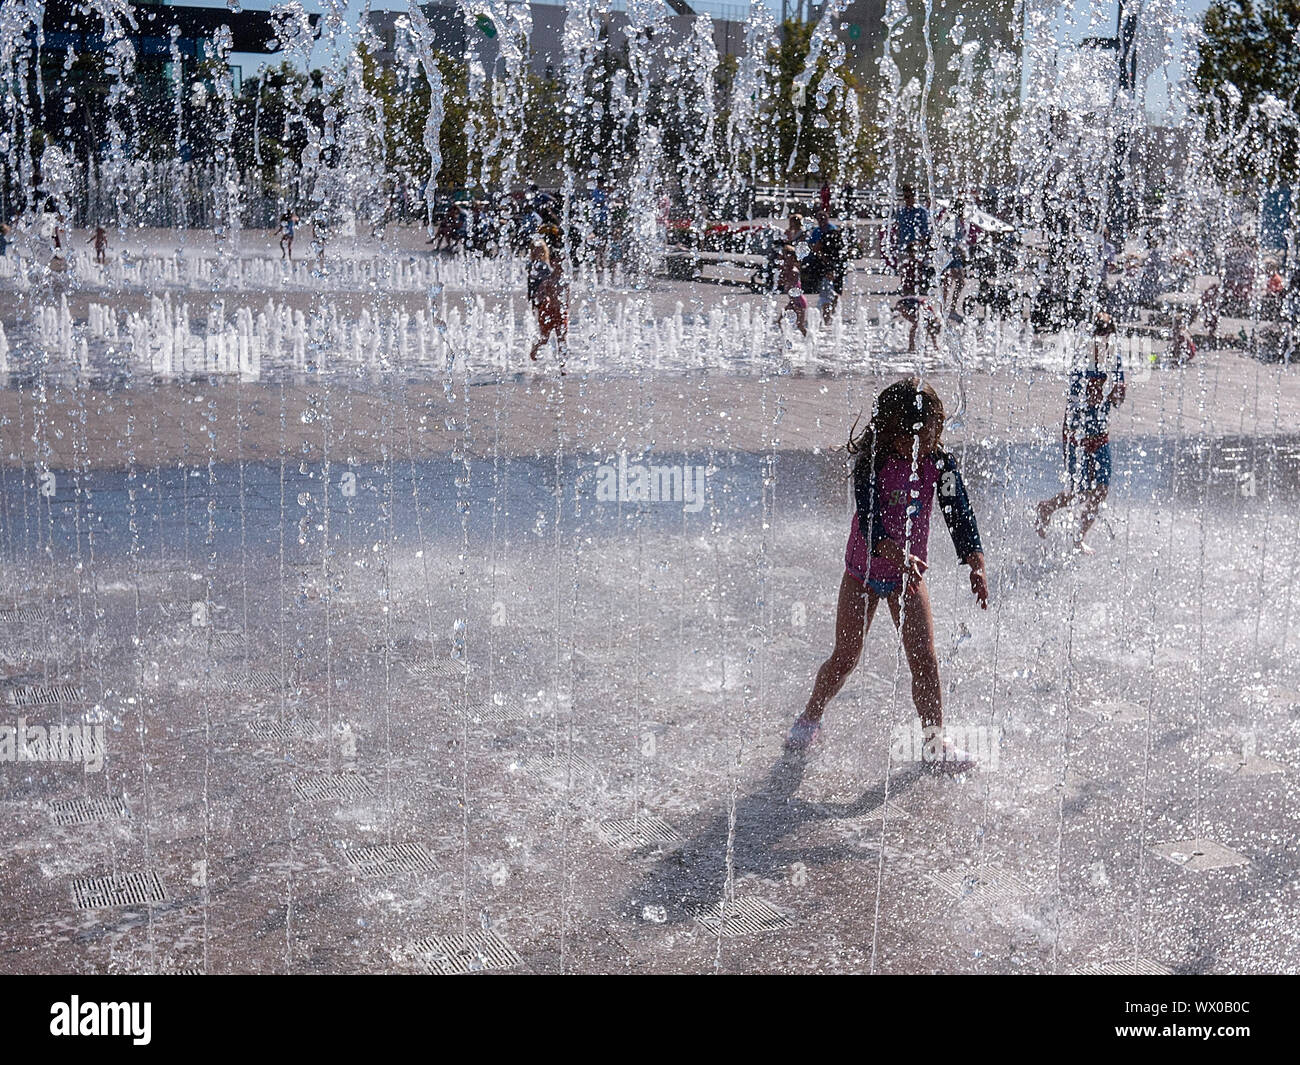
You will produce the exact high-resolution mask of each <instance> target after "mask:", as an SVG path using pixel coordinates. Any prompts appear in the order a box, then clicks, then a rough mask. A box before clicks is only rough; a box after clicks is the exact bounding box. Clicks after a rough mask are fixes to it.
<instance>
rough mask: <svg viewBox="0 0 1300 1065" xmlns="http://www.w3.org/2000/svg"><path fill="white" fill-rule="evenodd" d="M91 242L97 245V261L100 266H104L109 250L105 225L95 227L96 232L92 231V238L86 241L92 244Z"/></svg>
mask: <svg viewBox="0 0 1300 1065" xmlns="http://www.w3.org/2000/svg"><path fill="white" fill-rule="evenodd" d="M91 242H93V243H94V245H95V262H96V263H98V264H99V265H100V266H103V265H104V259H105V256H104V253H105V252H106V251H107V250H108V234H107V233H105V232H104V227H103V226H96V227H95V232H94V233H92V234H91V236H90V238H89V239H88V240H87V241H86V243H87V244H90V243H91Z"/></svg>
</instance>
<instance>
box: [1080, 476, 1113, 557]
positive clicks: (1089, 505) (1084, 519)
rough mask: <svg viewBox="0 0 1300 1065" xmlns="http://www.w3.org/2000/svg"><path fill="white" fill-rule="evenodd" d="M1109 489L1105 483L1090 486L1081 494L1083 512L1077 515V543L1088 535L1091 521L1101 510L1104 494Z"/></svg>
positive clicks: (1093, 520)
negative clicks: (1095, 486)
mask: <svg viewBox="0 0 1300 1065" xmlns="http://www.w3.org/2000/svg"><path fill="white" fill-rule="evenodd" d="M1109 492H1110V489H1108V488H1107V487H1106V486H1105V485H1100V486H1098V487H1097V488H1091V489H1089V490H1088V491H1087V492H1085V493H1084V494H1083V512H1082V513H1081V514H1080V515H1079V543H1083V538H1084V537H1085V536H1087V535H1088V530H1089V529H1091V528H1092V523H1093V522H1095V521H1096V520H1097V515H1098V514H1099V513H1100V512H1101V505H1102V504H1103V503H1104V502H1106V496H1107V495H1108V494H1109Z"/></svg>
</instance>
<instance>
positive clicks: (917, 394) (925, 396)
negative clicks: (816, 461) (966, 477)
mask: <svg viewBox="0 0 1300 1065" xmlns="http://www.w3.org/2000/svg"><path fill="white" fill-rule="evenodd" d="M931 419H934V420H936V421H937V422H938V425H939V436H938V437H937V438H936V441H935V443H936V446H939V445H940V444H941V442H942V439H943V419H944V413H943V400H941V399H940V398H939V393H938V392H936V391H935V390H934V387H933V386H932V385H929V384H922V383H921V380H920V379H919V378H916V377H908V378H905V379H904V380H902V381H895V382H894V383H893V384H892V385H890V386H889V387H888V388H886V389H884V390H883V391H882V392H881V393H880V395H878V396H877V397H876V402H875V405H874V407H873V408H872V411H871V420H870V421H869V422H867V424H866V427H865V428H864V429H863V430H862V432H861V433H859V432H858V431H857V429H858V421H860V420H861V418H860V416H859V418H855V419H854V421H853V428H851V429H850V430H849V442H848V444H847V446H846V448H845V450H847V451H848V453H849V454H850V455H853V456H854V465H855V467H856V466H857V464H858V463H862V462H869V463H870V464H871V469H872V472H876V473H878V472H879V471H880V467H881V466H883V465H884V463H885V459H887V458H888V457H889V456H890V454H892V450H891V445H892V443H893V441H894V440H895V439H896V438H897V437H900V436H917V435H919V434H920V431H921V429H922V427H923V426H925V425H926V424H927V423H928V422H930V421H931Z"/></svg>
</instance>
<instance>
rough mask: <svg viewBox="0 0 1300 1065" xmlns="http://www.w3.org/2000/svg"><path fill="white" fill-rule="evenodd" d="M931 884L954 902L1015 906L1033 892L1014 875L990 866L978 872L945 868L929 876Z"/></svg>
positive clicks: (979, 869)
mask: <svg viewBox="0 0 1300 1065" xmlns="http://www.w3.org/2000/svg"><path fill="white" fill-rule="evenodd" d="M928 876H929V879H930V882H931V883H933V884H935V885H936V886H937V887H938V888H939V889H940V890H942V891H943V892H945V893H946V894H948V895H951V896H952V897H953V898H955V899H959V900H960V899H967V898H969V899H974V900H975V901H976V902H983V903H990V904H997V903H1012V904H1014V903H1017V902H1019V901H1021V900H1022V899H1024V898H1025V897H1026V896H1029V895H1032V894H1033V893H1034V891H1033V889H1032V888H1031V887H1030V886H1029V885H1028V884H1026V883H1025V882H1024V881H1023V880H1021V879H1020V878H1019V877H1018V876H1016V875H1015V874H1014V873H1008V872H1007V871H1006V870H1004V869H995V868H993V867H992V866H981V867H980V868H978V869H947V870H943V871H940V872H936V873H930V874H928Z"/></svg>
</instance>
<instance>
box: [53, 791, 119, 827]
mask: <svg viewBox="0 0 1300 1065" xmlns="http://www.w3.org/2000/svg"><path fill="white" fill-rule="evenodd" d="M49 810H50V813H51V814H53V815H54V823H55V824H56V825H93V824H95V823H97V822H99V821H125V820H127V819H128V818H130V816H131V812H130V811H129V810H128V809H127V808H126V802H125V800H124V799H122V798H121V797H120V796H114V797H113V798H110V799H59V800H57V801H55V802H52V803H50V805H49Z"/></svg>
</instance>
